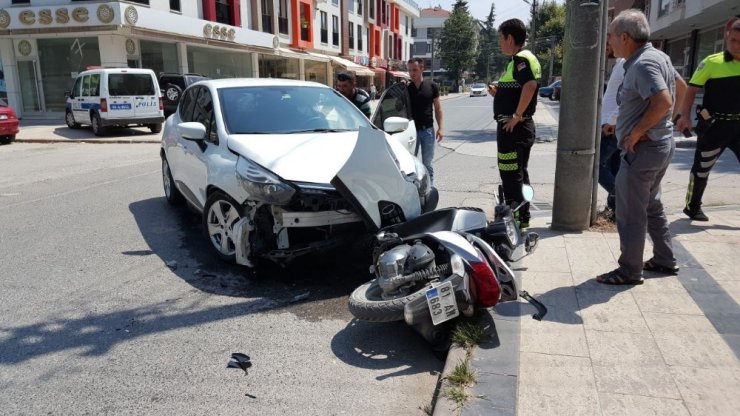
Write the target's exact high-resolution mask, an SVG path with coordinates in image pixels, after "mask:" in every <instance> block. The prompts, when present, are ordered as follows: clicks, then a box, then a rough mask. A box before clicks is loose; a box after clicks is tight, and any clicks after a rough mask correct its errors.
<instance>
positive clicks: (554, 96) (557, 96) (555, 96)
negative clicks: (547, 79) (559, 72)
mask: <svg viewBox="0 0 740 416" xmlns="http://www.w3.org/2000/svg"><path fill="white" fill-rule="evenodd" d="M562 89H563V85H562V84H561V85H556V86H554V87H553V88H552V96H550V99H551V100H555V101H560V91H561V90H562Z"/></svg>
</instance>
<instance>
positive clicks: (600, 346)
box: [586, 329, 664, 366]
mask: <svg viewBox="0 0 740 416" xmlns="http://www.w3.org/2000/svg"><path fill="white" fill-rule="evenodd" d="M586 341H587V342H588V348H589V351H590V352H591V362H592V363H593V365H595V366H596V365H598V366H616V365H622V366H660V365H663V364H664V362H663V357H661V355H660V350H659V349H658V346H657V345H655V341H653V337H652V335H651V334H634V333H626V332H604V331H593V330H588V329H587V330H586Z"/></svg>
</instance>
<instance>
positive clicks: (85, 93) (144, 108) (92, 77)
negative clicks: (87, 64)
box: [64, 68, 164, 136]
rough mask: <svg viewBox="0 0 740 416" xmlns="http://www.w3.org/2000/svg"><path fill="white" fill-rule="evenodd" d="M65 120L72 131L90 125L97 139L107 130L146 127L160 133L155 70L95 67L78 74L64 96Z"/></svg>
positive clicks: (159, 100)
mask: <svg viewBox="0 0 740 416" xmlns="http://www.w3.org/2000/svg"><path fill="white" fill-rule="evenodd" d="M65 95H66V96H67V105H66V107H67V108H66V110H65V115H64V120H65V122H66V123H67V126H68V127H69V128H71V129H77V128H79V127H80V125H83V124H89V125H90V126H92V131H93V133H95V135H96V136H104V135H105V134H106V133H107V131H108V127H111V126H119V127H126V126H129V125H137V126H146V127H149V129H150V130H151V131H152V133H159V132H160V131H162V122H164V113H163V108H162V105H163V104H162V94H161V93H160V91H159V83H158V82H157V77H156V76H155V75H154V71H152V70H151V69H139V68H97V69H90V70H87V71H83V72H80V74H79V75H77V79H76V80H75V83H74V87H73V88H72V91H67V92H66V93H65Z"/></svg>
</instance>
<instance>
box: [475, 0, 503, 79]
mask: <svg viewBox="0 0 740 416" xmlns="http://www.w3.org/2000/svg"><path fill="white" fill-rule="evenodd" d="M495 21H496V7H495V5H494V3H491V11H490V12H489V13H488V17H487V18H486V21H485V22H483V29H482V30H481V32H480V37H479V39H480V42H479V43H480V49H479V50H480V53H479V54H478V57H477V59H476V63H475V72H476V75H477V78H478V79H483V78H485V80H486V83H490V82H491V81H493V80H496V79H498V77H499V75H500V74H501V73H502V72H504V69H505V68H506V63H507V62H508V58H507V57H506V56H505V55H504V54H503V53H501V47H500V46H499V44H498V30H497V29H496V26H495Z"/></svg>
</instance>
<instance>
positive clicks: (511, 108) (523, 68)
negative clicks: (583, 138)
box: [488, 19, 542, 228]
mask: <svg viewBox="0 0 740 416" xmlns="http://www.w3.org/2000/svg"><path fill="white" fill-rule="evenodd" d="M526 37H527V29H526V26H524V22H522V21H521V20H519V19H510V20H507V21H505V22H503V23H501V26H499V29H498V40H499V45H500V46H501V51H502V52H503V53H504V54H506V55H509V56H511V61H509V63H508V65H507V66H506V71H505V72H504V74H503V75H502V76H501V78H500V79H499V80H498V84H497V85H491V86H489V87H488V92H489V94H491V95H492V96H493V97H494V99H493V117H494V118H495V119H496V122H497V126H496V142H497V145H498V170H499V173H500V175H501V182H502V184H503V187H504V195H505V199H506V203H507V204H509V205H511V204H514V205H517V206H518V205H519V204H521V203H522V202H524V197H523V196H522V185H523V184H525V183H526V184H528V183H529V172H528V171H527V164H528V163H529V153H530V151H531V150H532V145H533V144H534V139H535V129H534V120H532V116H533V115H534V111H535V107H536V105H537V89H538V88H539V79H540V77H541V74H542V71H541V68H540V63H539V61H537V58H536V57H535V56H534V54H533V53H532V52H530V51H528V50H525V49H523V48H524V40H525V39H526ZM517 214H518V215H517ZM515 215H517V216H518V219H519V224H520V226H521V227H522V228H526V227H529V218H530V216H529V203H526V204H524V205H522V207H521V208H520V209H519V211H518V212H517V213H516V214H515Z"/></svg>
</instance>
